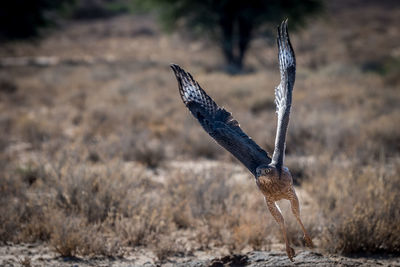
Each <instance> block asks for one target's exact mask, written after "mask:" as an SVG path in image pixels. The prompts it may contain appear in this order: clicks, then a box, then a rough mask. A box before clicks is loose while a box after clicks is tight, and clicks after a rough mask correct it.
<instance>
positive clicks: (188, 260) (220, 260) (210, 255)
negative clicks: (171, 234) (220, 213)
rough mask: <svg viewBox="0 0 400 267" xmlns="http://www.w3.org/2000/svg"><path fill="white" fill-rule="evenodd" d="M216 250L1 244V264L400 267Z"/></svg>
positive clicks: (384, 260) (376, 261)
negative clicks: (65, 251)
mask: <svg viewBox="0 0 400 267" xmlns="http://www.w3.org/2000/svg"><path fill="white" fill-rule="evenodd" d="M216 254H218V253H215V252H214V251H203V252H195V253H194V254H193V255H191V256H185V257H179V256H176V257H172V258H169V259H168V261H167V262H163V263H159V262H158V261H157V259H156V257H155V256H154V254H153V253H152V252H151V251H148V250H146V249H140V248H138V249H135V250H131V251H129V250H128V251H127V252H126V254H125V255H124V256H123V257H118V258H105V257H95V258H77V257H76V258H74V257H66V258H63V257H60V256H59V255H57V253H54V252H53V251H52V250H51V249H49V248H48V247H46V246H43V245H40V244H18V245H12V246H11V245H10V246H1V247H0V266H4V267H11V266H65V267H66V266H83V267H86V266H121V267H124V266H148V267H150V266H182V267H184V266H192V267H201V266H213V267H217V266H253V267H256V266H260V267H261V266H387V267H389V266H400V257H395V258H393V257H376V256H375V257H365V256H364V257H351V258H350V257H344V256H337V255H327V254H321V253H318V252H314V251H307V250H304V249H297V255H296V257H295V261H294V262H293V263H292V262H290V261H289V259H288V258H287V256H286V253H284V252H282V251H251V252H248V253H244V254H233V255H225V256H217V255H216Z"/></svg>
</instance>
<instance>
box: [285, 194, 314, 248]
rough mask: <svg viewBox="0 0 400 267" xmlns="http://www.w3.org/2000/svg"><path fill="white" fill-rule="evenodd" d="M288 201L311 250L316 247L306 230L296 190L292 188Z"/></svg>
mask: <svg viewBox="0 0 400 267" xmlns="http://www.w3.org/2000/svg"><path fill="white" fill-rule="evenodd" d="M288 199H289V201H290V205H291V207H292V212H293V215H294V217H296V220H297V221H298V222H299V224H300V226H301V229H302V230H303V233H304V240H305V241H306V245H307V247H309V248H312V247H314V245H313V242H312V240H311V238H310V236H309V235H308V233H307V231H306V228H304V225H303V222H302V221H301V218H300V205H299V199H298V198H297V195H296V192H295V191H294V188H292V189H291V190H290V192H289V196H288Z"/></svg>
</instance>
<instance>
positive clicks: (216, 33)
mask: <svg viewBox="0 0 400 267" xmlns="http://www.w3.org/2000/svg"><path fill="white" fill-rule="evenodd" d="M143 3H145V4H143ZM141 4H142V5H145V6H146V7H149V8H154V9H157V11H158V14H159V15H160V19H161V22H162V23H163V24H164V25H165V26H167V28H169V29H173V28H175V26H176V25H178V24H183V25H185V26H186V27H187V28H188V29H190V30H191V31H193V32H207V33H211V36H213V37H214V39H215V40H216V41H217V42H218V43H219V45H220V47H221V49H222V51H223V55H224V58H225V60H226V64H227V70H228V71H229V72H231V73H236V72H240V71H241V70H242V68H243V60H244V56H245V54H246V51H247V49H248V48H249V45H250V42H251V40H252V38H254V36H255V34H256V33H264V34H269V35H271V34H272V33H274V32H275V30H276V25H278V24H279V23H280V22H281V21H282V20H283V19H284V18H289V21H290V25H291V26H293V25H301V24H304V22H305V18H306V17H307V16H308V15H312V14H315V13H317V12H318V11H320V10H321V9H322V3H321V0H202V1H197V0H147V1H142V2H141Z"/></svg>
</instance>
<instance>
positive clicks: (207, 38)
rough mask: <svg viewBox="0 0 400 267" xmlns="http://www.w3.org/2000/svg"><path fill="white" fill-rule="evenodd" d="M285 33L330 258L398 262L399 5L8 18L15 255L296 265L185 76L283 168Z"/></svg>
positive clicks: (317, 232) (5, 232) (317, 1)
mask: <svg viewBox="0 0 400 267" xmlns="http://www.w3.org/2000/svg"><path fill="white" fill-rule="evenodd" d="M285 18H289V32H290V35H291V41H292V45H293V47H294V50H295V53H296V59H297V77H296V85H295V89H294V94H293V98H294V100H293V103H294V104H293V108H292V114H291V122H290V127H289V132H288V137H287V149H286V150H287V156H286V165H287V166H288V167H289V169H290V170H291V172H292V174H293V176H294V180H295V183H296V186H297V189H296V190H297V191H298V192H299V195H300V202H301V205H302V212H303V214H302V217H303V218H304V221H305V224H306V228H307V229H308V230H309V232H310V233H311V234H312V236H313V239H314V242H315V244H316V245H317V248H316V250H318V251H320V252H321V253H335V254H344V255H348V254H351V255H355V254H360V253H364V254H365V253H367V254H380V255H392V254H397V255H398V253H399V252H400V224H399V223H398V222H399V221H400V209H399V203H400V127H399V124H400V105H399V101H400V28H399V25H400V4H399V2H398V1H396V0H380V1H377V0H368V1H361V0H338V1H323V0H307V1H306V0H303V1H302V0H285V1H278V0H268V1H256V0H248V1H244V2H243V1H225V0H220V1H215V0H206V1H191V0H173V1H164V0H149V1H136V0H114V1H113V0H59V1H50V0H30V1H26V0H18V1H7V3H2V4H0V129H1V131H0V243H2V244H8V246H12V245H13V244H21V243H39V244H44V246H48V247H49V248H50V249H51V251H53V252H55V253H57V255H61V256H88V255H89V256H93V255H105V256H119V255H126V253H128V254H129V253H133V251H136V252H137V251H138V248H140V249H142V250H144V251H148V253H150V254H149V255H152V256H149V257H150V258H152V259H153V260H154V261H155V262H163V261H165V260H167V259H168V258H171V257H186V256H190V255H191V256H193V255H197V254H196V253H197V252H199V251H203V252H207V251H213V252H212V253H214V254H215V253H220V254H221V255H224V254H227V253H233V252H235V253H244V252H246V251H251V250H282V244H283V240H282V237H281V236H280V232H279V228H278V227H277V225H276V224H275V222H274V221H273V219H272V217H271V216H270V215H269V214H268V213H267V209H266V207H265V205H264V202H263V198H262V196H261V194H259V193H258V192H257V188H256V186H255V184H254V181H253V180H252V177H251V174H250V173H248V172H247V171H246V169H245V168H244V167H243V166H242V165H240V163H239V162H238V161H237V160H235V159H234V158H233V157H232V156H230V155H229V154H228V153H227V152H226V151H224V150H223V149H221V148H220V147H219V146H218V145H217V144H216V143H215V142H214V141H213V140H212V139H211V138H210V137H209V136H208V135H207V134H206V133H205V132H204V131H203V129H201V127H200V126H199V125H198V124H197V122H196V121H195V120H194V119H193V118H192V117H191V116H190V115H189V112H188V111H187V110H186V108H185V107H184V105H183V104H182V102H181V99H180V98H179V94H178V91H177V83H176V80H175V78H174V76H173V74H172V72H171V70H170V69H169V64H170V63H177V64H179V65H181V66H182V67H183V68H185V69H186V70H188V71H190V72H191V73H192V75H193V76H194V77H195V78H196V80H197V81H198V82H199V83H200V85H201V86H202V87H203V88H204V89H205V90H206V91H207V92H208V93H209V95H210V96H212V97H213V98H214V100H215V101H216V102H217V103H218V104H219V105H221V106H224V107H225V108H226V109H227V110H228V111H231V112H233V116H234V117H235V119H237V120H238V121H239V122H240V123H241V127H242V129H243V130H244V131H245V132H246V133H247V134H248V135H249V136H251V137H252V138H253V139H254V140H255V141H256V142H257V143H258V144H259V145H260V146H262V147H263V148H264V149H266V150H267V151H268V152H270V153H272V151H273V144H274V137H275V130H276V125H275V121H276V117H275V105H274V93H273V92H274V88H275V86H276V85H278V84H279V79H280V76H279V68H278V61H277V47H276V41H275V38H276V33H275V31H276V26H277V25H278V24H279V23H280V21H282V20H283V19H285ZM271 121H272V122H274V123H272V124H271V123H270V122H271ZM267 122H268V123H267ZM282 206H283V210H284V213H285V218H287V221H286V222H287V225H288V228H289V236H290V240H291V242H292V243H294V244H295V246H297V247H302V246H303V245H304V244H303V241H302V235H301V231H300V228H299V227H298V225H297V224H296V222H295V220H294V218H293V216H292V215H291V214H290V210H289V211H288V209H287V206H285V203H282ZM299 250H302V248H299ZM38 253H39V252H38ZM146 253H147V252H146ZM212 253H211V254H210V255H213V254H212Z"/></svg>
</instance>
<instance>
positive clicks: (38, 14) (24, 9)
mask: <svg viewBox="0 0 400 267" xmlns="http://www.w3.org/2000/svg"><path fill="white" fill-rule="evenodd" d="M72 2H74V0H9V1H3V2H2V3H1V4H0V39H21V38H29V37H33V36H36V35H37V34H38V33H39V29H40V28H43V27H45V26H49V25H51V24H53V23H54V21H55V19H56V14H57V12H56V11H60V10H62V9H63V8H64V7H66V6H67V5H69V4H71V3H72Z"/></svg>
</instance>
